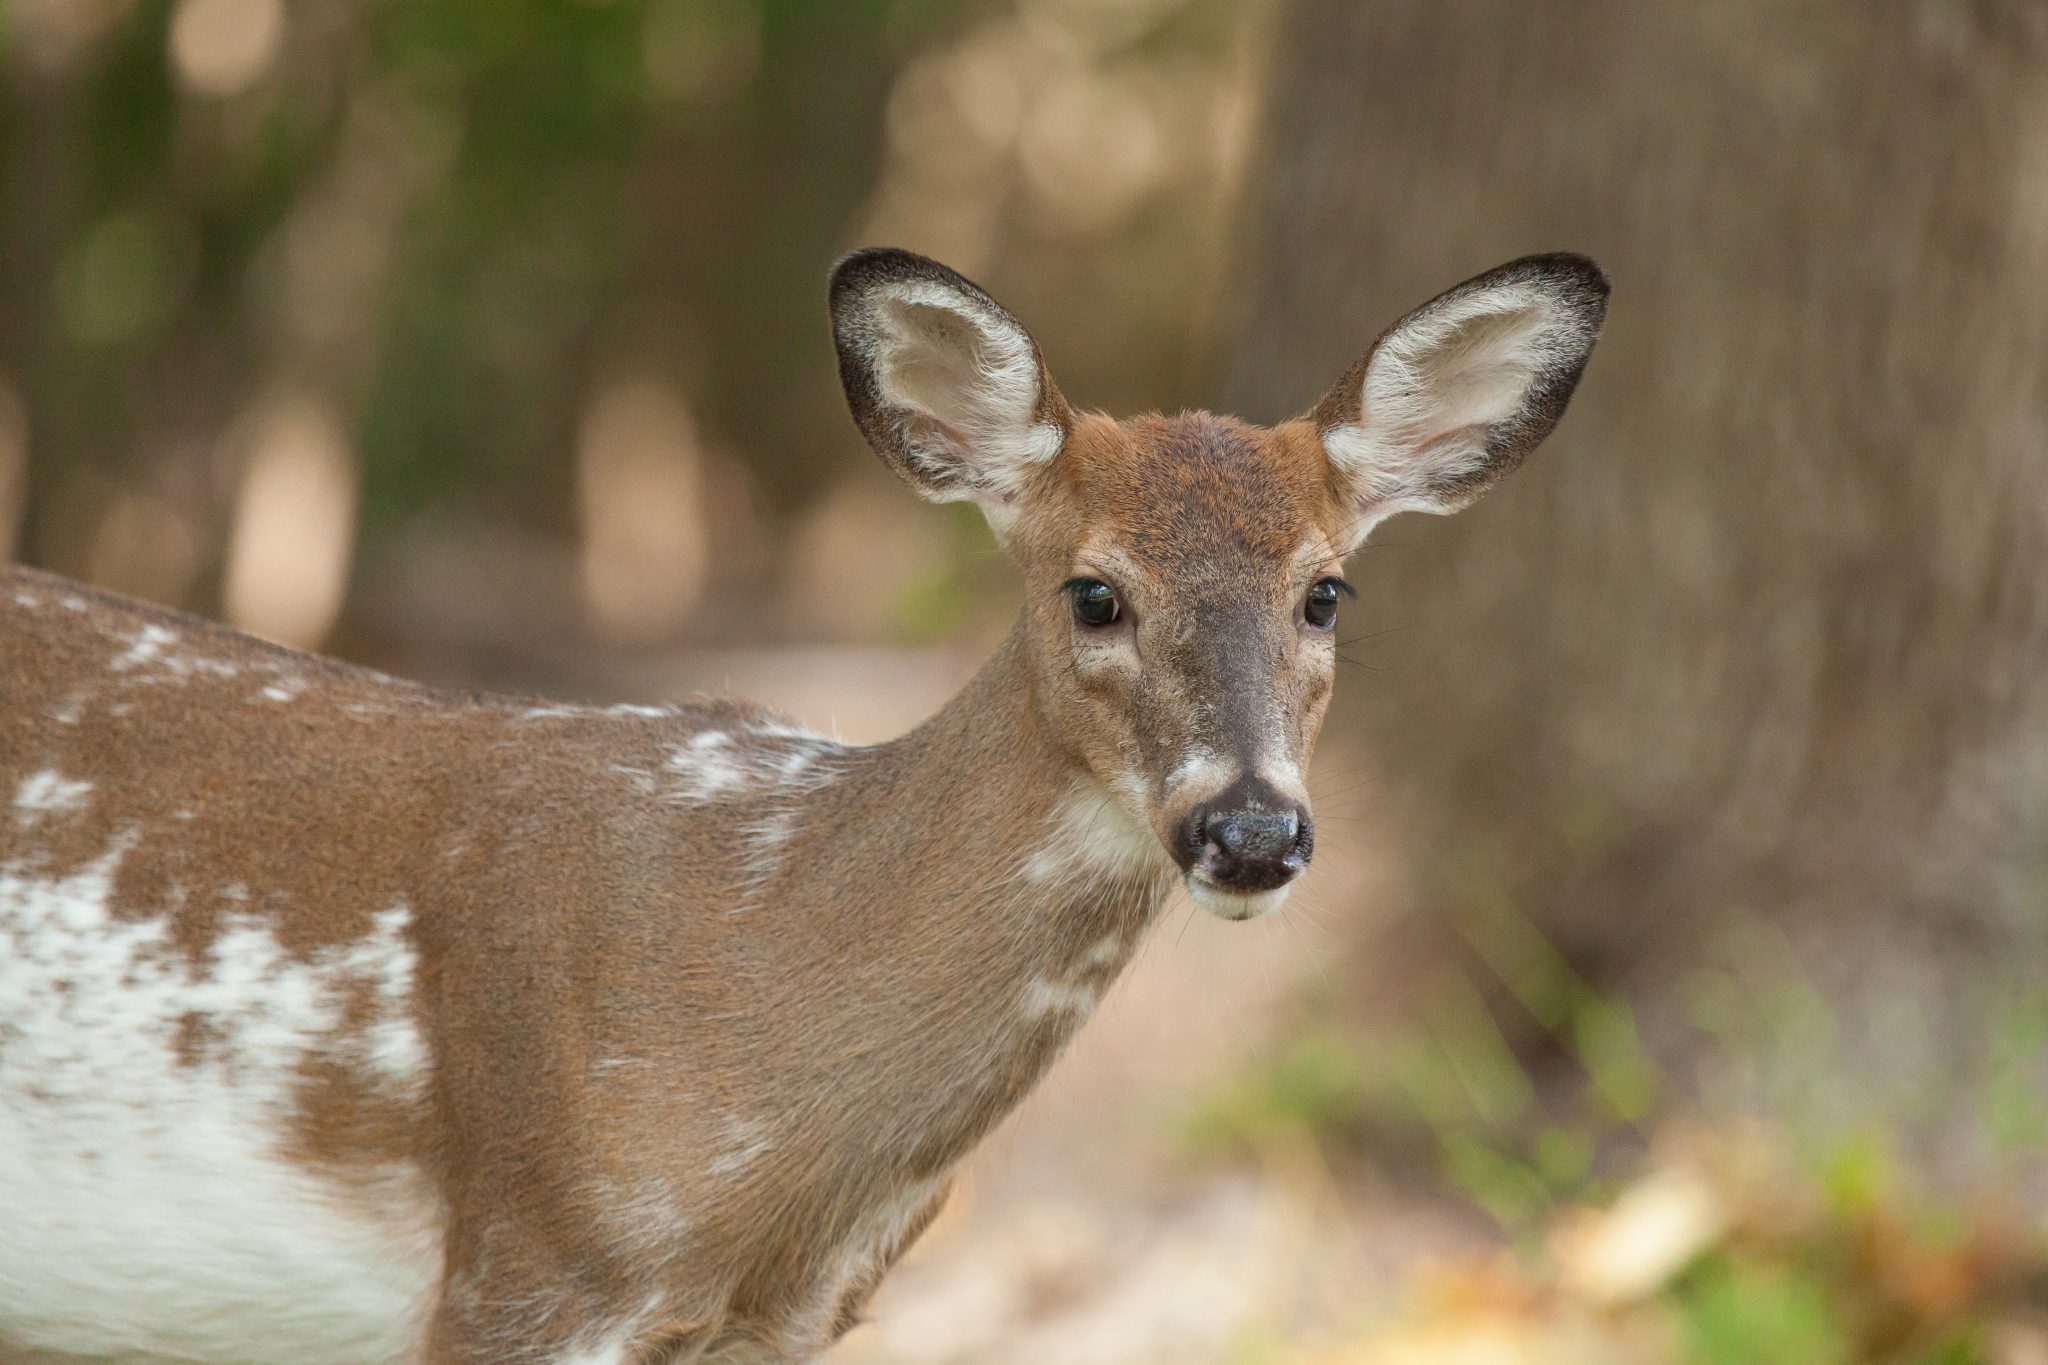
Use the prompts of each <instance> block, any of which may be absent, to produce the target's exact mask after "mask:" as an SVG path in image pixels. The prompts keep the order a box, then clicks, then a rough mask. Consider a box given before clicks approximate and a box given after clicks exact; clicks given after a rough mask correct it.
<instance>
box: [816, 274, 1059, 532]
mask: <svg viewBox="0 0 2048 1365" xmlns="http://www.w3.org/2000/svg"><path fill="white" fill-rule="evenodd" d="M832 336H833V340H834V341H836V342H837V343H838V346H839V379H840V382H841V383H842V384H844V385H845V387H846V402H847V406H849V407H850V408H852V409H853V420H854V421H855V423H857V424H858V425H859V427H860V430H861V434H862V435H863V436H865V437H867V441H868V444H869V445H871V446H873V447H874V448H875V451H876V453H877V454H879V455H880V456H881V457H882V459H883V460H884V461H885V462H886V463H887V464H888V466H889V467H890V468H891V469H893V470H895V471H896V472H897V473H898V474H899V475H901V476H902V477H903V478H904V479H905V480H907V481H908V482H909V483H910V485H911V486H912V487H914V488H916V489H917V491H918V492H919V493H921V494H923V495H924V496H925V497H927V498H930V499H931V500H932V501H934V502H958V501H961V500H963V499H971V500H972V501H974V502H977V503H979V504H981V507H982V510H983V511H984V512H986V513H987V514H988V515H989V516H990V518H991V519H992V520H994V521H995V522H997V524H998V525H999V526H1000V524H1001V522H1002V521H1003V520H1005V519H1006V518H1007V515H1008V513H1009V511H1010V508H1011V504H1012V503H1013V502H1014V500H1015V499H1016V496H1017V494H1018V493H1019V492H1020V491H1022V489H1023V488H1024V486H1025V484H1026V482H1027V481H1028V480H1029V479H1030V477H1031V475H1032V474H1033V473H1034V472H1036V471H1037V470H1038V469H1040V468H1042V467H1043V466H1045V465H1046V464H1048V463H1050V462H1051V460H1052V458H1053V456H1055V455H1057V454H1058V453H1059V450H1060V446H1061V445H1062V444H1063V443H1064V442H1065V441H1066V438H1067V432H1068V429H1069V427H1070V426H1071V424H1072V417H1071V415H1070V414H1069V412H1068V409H1067V404H1066V400H1065V399H1064V398H1062V397H1061V396H1060V392H1059V390H1058V389H1056V388H1054V387H1053V383H1052V380H1051V378H1050V377H1049V376H1048V375H1047V374H1046V369H1045V361H1044V359H1043V357H1041V356H1040V355H1039V352H1038V343H1037V342H1035V341H1033V340H1032V339H1031V333H1029V332H1027V331H1025V330H1024V325H1023V324H1022V323H1020V322H1018V321H1017V319H1016V318H1014V317H1012V316H1011V315H1010V313H1009V311H1008V310H1007V309H1005V308H1004V307H1003V306H1002V305H1001V304H999V303H997V302H996V301H995V300H994V299H992V298H990V297H989V296H988V295H987V294H985V293H983V292H982V291H981V289H980V288H979V287H977V286H976V285H975V284H973V283H972V282H971V281H969V280H966V279H964V278H962V277H961V276H959V275H957V274H955V273H954V272H953V271H951V270H948V269H947V268H946V267H945V266H942V265H940V264H939V263H938V262H937V261H933V260H928V259H927V258H925V257H923V256H918V255H915V254H913V253H911V252H908V251H896V250H893V249H890V248H886V247H873V248H869V249H868V250H865V251H856V252H854V253H853V254H852V255H850V256H847V257H844V258H843V259H841V261H840V262H839V264H838V265H836V266H834V267H833V268H832Z"/></svg>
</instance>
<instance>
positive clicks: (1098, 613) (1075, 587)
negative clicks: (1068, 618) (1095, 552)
mask: <svg viewBox="0 0 2048 1365" xmlns="http://www.w3.org/2000/svg"><path fill="white" fill-rule="evenodd" d="M1066 588H1067V596H1069V597H1071V598H1073V599H1074V619H1075V620H1076V621H1079V622H1080V623H1081V624H1082V625H1084V626H1093V627H1096V628H1100V627H1102V626H1108V625H1114V624H1115V623H1116V619H1117V617H1119V616H1121V615H1123V608H1122V607H1121V606H1119V605H1118V603H1117V600H1116V589H1115V588H1112V587H1110V586H1109V584H1107V583H1105V582H1103V581H1102V580H1101V579H1099V578H1070V579H1068V580H1067V584H1066Z"/></svg>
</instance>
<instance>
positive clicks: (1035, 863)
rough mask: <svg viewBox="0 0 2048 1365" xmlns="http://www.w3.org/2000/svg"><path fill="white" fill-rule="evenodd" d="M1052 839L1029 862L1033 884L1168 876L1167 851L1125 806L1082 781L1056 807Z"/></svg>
mask: <svg viewBox="0 0 2048 1365" xmlns="http://www.w3.org/2000/svg"><path fill="white" fill-rule="evenodd" d="M1049 825H1050V828H1049V830H1048V832H1047V837H1046V840H1045V842H1044V843H1043V844H1041V845H1040V846H1039V847H1038V848H1037V849H1036V850H1035V851H1034V852H1032V854H1031V855H1030V856H1029V857H1027V858H1026V859H1025V860H1024V877H1025V879H1026V880H1027V881H1034V882H1048V881H1056V880H1066V879H1069V878H1076V877H1110V878H1122V879H1138V878H1142V877H1146V876H1151V875H1155V874H1157V873H1160V872H1163V871H1164V870H1165V866H1166V850H1165V849H1163V848H1161V847H1160V844H1159V840H1158V838H1157V837H1156V836H1155V835H1154V834H1153V833H1152V831H1151V830H1149V829H1147V828H1146V827H1145V826H1144V825H1143V824H1141V823H1139V821H1138V820H1136V819H1135V818H1134V817H1133V816H1132V815H1131V814H1130V812H1129V811H1128V810H1127V809H1126V808H1125V806H1124V803H1123V802H1121V801H1119V800H1117V798H1116V797H1115V796H1113V795H1111V794H1110V793H1109V792H1108V791H1106V790H1105V789H1104V788H1103V787H1102V786H1101V785H1100V784H1098V783H1095V782H1092V781H1089V780H1087V779H1082V780H1081V781H1079V782H1077V783H1075V785H1074V786H1073V788H1072V789H1070V790H1069V791H1068V793H1067V794H1066V795H1065V796H1064V797H1062V798H1061V799H1060V801H1059V803H1058V804H1057V805H1056V806H1055V807H1054V808H1053V814H1052V819H1051V820H1050V822H1049Z"/></svg>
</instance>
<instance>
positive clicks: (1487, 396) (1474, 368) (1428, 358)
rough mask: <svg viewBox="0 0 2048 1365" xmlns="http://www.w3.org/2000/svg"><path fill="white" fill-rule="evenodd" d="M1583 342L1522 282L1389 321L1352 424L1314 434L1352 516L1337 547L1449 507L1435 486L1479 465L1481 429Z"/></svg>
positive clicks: (1545, 294) (1570, 322)
mask: <svg viewBox="0 0 2048 1365" xmlns="http://www.w3.org/2000/svg"><path fill="white" fill-rule="evenodd" d="M1588 344H1590V338H1589V337H1588V336H1587V335H1586V333H1585V330H1584V327H1583V325H1582V324H1581V322H1580V321H1579V319H1578V318H1577V316H1576V315H1575V314H1574V313H1573V312H1572V310H1571V309H1570V308H1569V307H1568V306H1566V305H1565V304H1564V303H1562V302H1561V301H1560V300H1559V299H1558V298H1557V297H1555V295H1554V294H1553V293H1552V292H1551V291H1550V290H1549V289H1547V288H1546V287H1545V286H1544V285H1542V284H1541V283H1538V282H1535V281H1530V280H1520V281H1509V282H1504V283H1501V284H1497V285H1494V286H1493V287H1491V288H1486V289H1479V290H1475V291H1473V292H1471V293H1469V294H1463V295H1458V296H1455V297H1452V298H1449V299H1445V300H1443V301H1441V302H1440V303H1439V304H1437V305H1432V306H1425V307H1424V308H1422V309H1421V310H1419V311H1418V312H1416V313H1413V314H1411V315H1409V317H1407V318H1406V319H1404V320H1403V321H1402V322H1400V323H1399V324H1398V325H1396V327H1395V328H1394V329H1393V330H1392V331H1390V332H1389V333H1387V335H1386V336H1384V337H1382V338H1381V339H1380V342H1379V344H1378V346H1377V347H1376V348H1375V349H1374V351H1373V355H1372V359H1371V361H1370V362H1369V363H1368V364H1367V366H1366V372H1365V382H1364V385H1363V387H1362V391H1361V393H1360V395H1359V411H1360V418H1359V421H1358V422H1357V423H1356V424H1346V425H1343V426H1336V427H1332V428H1330V429H1329V430H1328V431H1326V432H1324V433H1323V447H1324V449H1325V451H1326V452H1327V453H1328V454H1329V457H1330V463H1331V464H1332V465H1334V466H1335V467H1336V469H1337V470H1338V472H1339V473H1340V474H1343V475H1344V476H1345V477H1347V478H1348V479H1349V480H1350V481H1351V485H1352V490H1353V496H1354V498H1355V500H1356V502H1357V504H1358V506H1359V508H1360V510H1361V513H1362V515H1361V518H1360V520H1359V522H1358V523H1357V525H1356V527H1355V528H1354V531H1353V539H1352V541H1351V543H1350V544H1349V545H1345V546H1341V547H1339V548H1340V549H1341V550H1343V551H1346V552H1348V551H1349V550H1351V549H1352V548H1354V547H1355V546H1356V545H1357V543H1358V542H1359V541H1362V540H1364V539H1365V536H1366V534H1367V532H1369V531H1370V530H1371V529H1372V528H1373V527H1374V526H1375V525H1377V524H1378V523H1379V522H1381V521H1383V520H1385V519H1386V518H1387V517H1390V516H1392V515H1394V514H1395V513H1397V512H1408V511H1415V512H1436V513H1442V512H1450V511H1455V510H1456V508H1457V506H1458V505H1459V504H1458V503H1456V502H1447V501H1446V500H1445V498H1444V496H1443V493H1442V491H1441V490H1446V489H1454V488H1455V487H1456V486H1457V485H1458V483H1459V481H1460V480H1462V479H1465V478H1466V477H1468V476H1470V475H1471V474H1473V473H1475V472H1477V471H1478V470H1480V469H1483V468H1484V467H1485V466H1486V464H1487V463H1488V461H1489V459H1490V456H1489V455H1488V452H1487V448H1486V435H1487V431H1488V429H1489V428H1491V427H1493V426H1495V425H1497V424H1498V423H1501V422H1504V421H1507V420H1509V419H1510V418H1512V417H1514V416H1515V415H1516V414H1517V413H1518V412H1520V411H1521V409H1522V407H1523V405H1524V404H1525V403H1527V401H1528V398H1529V392H1530V390H1531V389H1532V388H1533V387H1534V386H1535V385H1536V383H1537V382H1538V381H1539V380H1540V379H1542V378H1543V376H1544V375H1545V374H1547V373H1548V372H1550V371H1551V370H1552V369H1554V368H1555V367H1557V366H1559V365H1560V364H1564V363H1567V362H1569V361H1572V360H1576V359H1577V358H1578V357H1579V356H1580V355H1582V354H1583V353H1584V351H1585V348H1586V346H1587V345H1588Z"/></svg>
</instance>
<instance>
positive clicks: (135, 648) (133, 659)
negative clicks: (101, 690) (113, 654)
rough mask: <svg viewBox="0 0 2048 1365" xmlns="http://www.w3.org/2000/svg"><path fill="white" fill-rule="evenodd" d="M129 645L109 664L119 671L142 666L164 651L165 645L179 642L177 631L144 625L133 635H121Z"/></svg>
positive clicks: (122, 671)
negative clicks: (124, 651)
mask: <svg viewBox="0 0 2048 1365" xmlns="http://www.w3.org/2000/svg"><path fill="white" fill-rule="evenodd" d="M119 638H121V639H122V640H124V641H125V642H126V643H127V645H128V651H127V653H125V654H122V655H121V656H120V657H118V658H116V659H115V660H114V662H113V663H112V664H110V665H108V666H109V667H110V668H112V669H113V670H114V671H115V672H117V673H124V672H126V671H128V670H129V669H131V668H140V667H142V666H143V665H144V664H146V663H148V662H149V661H150V660H152V659H155V658H156V657H157V656H158V655H160V654H162V653H163V649H164V646H165V645H172V644H176V643H177V642H178V635H177V632H176V631H171V630H165V629H164V628H163V627H162V626H144V627H143V628H142V629H141V630H138V631H137V632H135V634H133V635H124V636H121V637H119Z"/></svg>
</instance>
